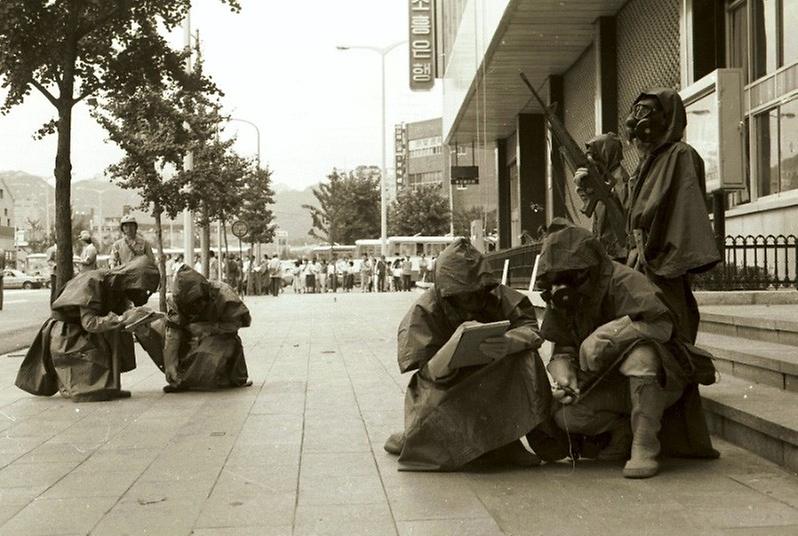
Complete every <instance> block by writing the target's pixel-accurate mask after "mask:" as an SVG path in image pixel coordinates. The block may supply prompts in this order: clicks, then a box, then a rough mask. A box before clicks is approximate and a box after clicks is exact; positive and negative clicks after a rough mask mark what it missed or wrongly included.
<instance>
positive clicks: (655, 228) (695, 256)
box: [626, 89, 720, 342]
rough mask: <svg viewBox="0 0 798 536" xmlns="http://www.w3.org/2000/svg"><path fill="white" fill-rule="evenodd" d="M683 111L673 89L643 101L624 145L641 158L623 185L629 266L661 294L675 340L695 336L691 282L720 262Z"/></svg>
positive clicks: (701, 163) (701, 174)
mask: <svg viewBox="0 0 798 536" xmlns="http://www.w3.org/2000/svg"><path fill="white" fill-rule="evenodd" d="M686 126H687V115H686V114H685V111H684V103H683V102H682V99H681V97H679V94H678V93H676V92H675V91H673V90H672V89H651V90H648V91H645V92H644V93H641V94H640V96H639V97H637V99H636V100H635V102H634V104H633V105H632V110H631V113H630V114H629V116H628V117H627V119H626V128H627V130H628V133H629V138H630V141H631V142H632V143H633V144H634V145H635V147H637V149H638V150H639V151H640V153H641V155H642V159H641V161H640V165H639V166H638V168H637V171H636V172H635V173H634V175H633V176H632V178H631V179H630V181H629V202H628V206H627V230H628V232H629V246H630V247H629V258H628V260H627V264H628V265H629V266H633V267H634V268H635V269H637V270H639V271H641V272H643V273H644V274H645V275H646V277H648V279H649V280H650V281H651V282H652V283H654V284H655V285H656V286H657V287H659V289H660V290H661V291H662V294H663V297H664V300H665V302H666V304H667V305H668V308H669V309H670V310H671V311H672V313H673V316H674V318H675V320H676V323H677V325H676V328H677V330H678V332H680V333H682V334H683V335H684V338H685V339H686V340H687V341H689V342H695V338H696V334H697V333H698V321H699V314H698V305H697V304H696V301H695V297H694V296H693V292H692V290H691V289H690V274H692V273H699V272H703V271H706V270H708V269H710V268H712V266H714V265H715V264H716V263H717V262H718V261H720V255H719V254H718V249H717V246H716V243H715V237H714V233H713V231H712V226H711V225H710V222H709V216H708V214H707V209H706V204H705V201H704V200H705V193H706V184H705V178H704V161H703V160H702V159H701V157H700V156H699V155H698V153H697V152H696V151H695V149H693V148H692V147H691V146H690V145H688V144H686V143H684V142H682V141H681V139H682V135H683V134H684V129H685V127H686Z"/></svg>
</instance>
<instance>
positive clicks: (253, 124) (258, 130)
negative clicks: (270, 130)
mask: <svg viewBox="0 0 798 536" xmlns="http://www.w3.org/2000/svg"><path fill="white" fill-rule="evenodd" d="M229 120H230V121H239V122H241V123H246V124H248V125H250V126H252V127H254V128H255V134H257V136H258V141H257V143H258V150H257V153H256V154H257V155H258V156H257V164H258V169H260V129H259V128H258V125H256V124H255V123H253V122H252V121H249V120H247V119H239V118H238V117H231V118H230V119H229Z"/></svg>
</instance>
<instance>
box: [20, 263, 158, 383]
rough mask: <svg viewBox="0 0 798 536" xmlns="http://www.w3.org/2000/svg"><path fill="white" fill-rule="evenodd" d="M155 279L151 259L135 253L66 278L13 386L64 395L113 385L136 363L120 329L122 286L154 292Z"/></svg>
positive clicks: (128, 336)
mask: <svg viewBox="0 0 798 536" xmlns="http://www.w3.org/2000/svg"><path fill="white" fill-rule="evenodd" d="M159 280H160V276H159V273H158V268H157V267H156V266H155V264H154V263H153V262H152V261H151V260H150V259H149V258H147V257H139V258H137V259H136V260H135V261H132V262H130V263H128V264H125V265H122V266H119V267H117V268H114V269H111V270H106V269H103V270H92V271H90V272H83V273H81V274H80V275H78V276H77V277H75V278H74V279H72V280H70V281H69V282H67V284H66V286H65V287H64V291H63V292H62V293H61V295H60V296H59V297H58V299H57V300H55V302H53V305H52V316H51V318H50V319H48V320H47V321H46V322H45V323H44V325H43V326H42V328H41V329H40V330H39V333H38V334H37V336H36V339H35V340H34V341H33V344H32V345H31V347H30V348H29V349H28V353H27V355H26V356H25V360H24V361H23V362H22V365H21V367H20V370H19V373H18V374H17V380H16V385H17V387H19V388H20V389H23V390H25V391H28V392H29V393H32V394H35V395H42V396H50V395H52V394H55V393H56V392H57V391H59V390H60V391H61V394H62V395H63V396H67V397H72V396H75V395H90V394H99V393H102V392H106V391H118V390H119V389H120V385H119V373H120V372H127V371H129V370H133V369H134V368H136V357H135V353H134V348H133V336H132V335H131V334H130V333H127V332H125V331H123V330H122V329H121V327H122V320H121V318H120V315H122V314H123V313H124V312H125V311H126V310H127V309H129V308H130V307H131V304H130V302H129V301H128V299H127V298H126V296H125V290H133V289H141V290H146V291H149V292H154V291H155V290H156V289H157V288H158V283H159Z"/></svg>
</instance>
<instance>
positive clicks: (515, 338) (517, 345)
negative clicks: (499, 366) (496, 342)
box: [504, 326, 543, 354]
mask: <svg viewBox="0 0 798 536" xmlns="http://www.w3.org/2000/svg"><path fill="white" fill-rule="evenodd" d="M504 337H505V338H506V339H507V341H508V343H509V347H508V348H507V353H508V354H515V353H517V352H523V351H524V350H537V349H538V348H540V347H541V345H542V344H543V339H542V338H541V337H540V335H538V334H537V332H536V331H535V330H534V329H532V328H530V327H527V326H522V327H519V328H514V329H510V330H507V332H506V333H505V334H504Z"/></svg>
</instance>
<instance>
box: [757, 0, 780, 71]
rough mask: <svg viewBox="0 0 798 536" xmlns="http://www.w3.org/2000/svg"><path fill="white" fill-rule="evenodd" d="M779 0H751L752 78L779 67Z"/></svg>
mask: <svg viewBox="0 0 798 536" xmlns="http://www.w3.org/2000/svg"><path fill="white" fill-rule="evenodd" d="M778 4H779V0H753V8H754V13H753V20H752V22H753V25H752V28H751V30H752V32H751V37H752V39H753V47H752V48H753V52H754V57H753V60H754V61H753V67H754V79H757V78H761V77H763V76H765V75H766V74H769V73H772V72H773V71H775V70H776V69H777V68H778V67H779V35H778V34H779V31H778V30H779V24H778V7H779V6H778Z"/></svg>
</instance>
